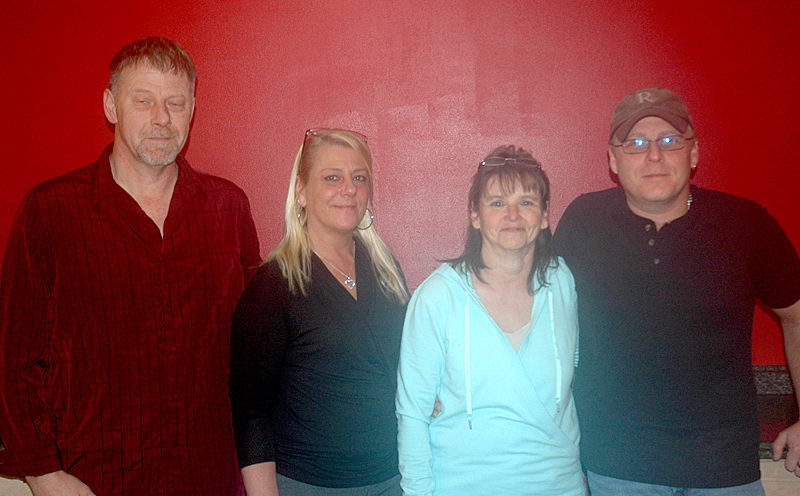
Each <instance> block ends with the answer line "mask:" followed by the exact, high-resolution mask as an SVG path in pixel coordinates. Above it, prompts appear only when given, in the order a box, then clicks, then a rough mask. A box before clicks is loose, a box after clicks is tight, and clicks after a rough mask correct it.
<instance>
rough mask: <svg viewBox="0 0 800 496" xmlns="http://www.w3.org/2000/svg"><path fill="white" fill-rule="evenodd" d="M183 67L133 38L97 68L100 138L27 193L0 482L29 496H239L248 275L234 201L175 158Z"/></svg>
mask: <svg viewBox="0 0 800 496" xmlns="http://www.w3.org/2000/svg"><path fill="white" fill-rule="evenodd" d="M194 83H195V67H194V64H193V62H192V60H191V58H190V57H189V54H188V53H187V52H186V51H185V50H184V49H183V48H181V47H180V46H179V45H178V44H177V43H175V42H172V41H170V40H165V39H162V38H146V39H143V40H139V41H135V42H132V43H129V44H128V45H126V46H124V47H123V48H122V50H121V51H120V52H119V53H118V54H117V55H116V56H115V57H114V59H113V60H112V61H111V78H110V83H109V88H108V89H106V90H105V93H104V95H103V104H104V110H105V114H106V117H107V118H108V120H109V121H110V122H111V123H112V124H114V142H113V144H111V145H109V146H108V147H107V148H106V150H105V151H103V153H102V154H101V155H100V158H99V159H98V160H97V161H96V162H95V163H93V164H90V165H88V166H86V167H83V168H80V169H77V170H74V171H72V172H70V173H68V174H66V175H64V176H61V177H58V178H55V179H52V180H50V181H47V182H45V183H43V184H41V185H39V186H36V187H35V188H33V189H32V190H31V191H30V192H29V193H28V194H27V195H26V196H25V198H24V200H23V202H22V205H21V206H20V208H19V211H18V212H17V215H16V218H15V220H14V224H13V226H12V229H11V234H10V237H9V241H8V245H7V249H6V256H5V260H4V264H3V273H2V283H0V319H2V320H0V395H2V396H1V398H0V400H1V401H0V437H1V438H2V441H3V446H2V448H3V449H2V450H0V473H2V474H4V475H8V476H15V477H24V478H25V480H26V481H27V482H28V484H29V485H30V487H31V490H32V491H33V493H34V495H36V496H41V495H56V494H58V495H91V494H97V495H100V494H102V495H152V494H186V495H188V494H191V495H202V494H208V495H215V496H217V495H234V494H241V493H242V489H241V483H240V475H239V470H238V467H237V463H236V458H235V450H234V443H233V431H232V427H231V419H230V405H229V400H228V396H227V381H228V360H229V357H228V355H229V346H228V342H229V333H230V321H231V316H232V313H233V309H234V306H235V304H236V300H237V299H238V297H239V294H240V292H241V291H242V289H243V286H244V283H245V279H246V277H247V276H248V275H249V273H250V269H253V268H254V267H255V266H256V265H257V264H258V263H259V261H260V259H259V249H258V239H257V237H256V231H255V226H254V224H253V220H252V217H251V215H250V207H249V204H248V201H247V198H246V196H245V195H244V193H243V192H242V190H241V189H239V188H238V187H236V186H235V185H234V184H232V183H231V182H229V181H226V180H224V179H221V178H218V177H214V176H210V175H207V174H203V173H200V172H197V171H195V170H193V169H192V168H191V167H190V166H189V164H188V163H187V162H186V160H185V159H184V158H183V157H182V156H181V155H179V153H180V151H181V149H182V148H183V145H184V143H185V142H186V138H187V136H188V133H189V127H190V123H191V120H192V114H193V111H194Z"/></svg>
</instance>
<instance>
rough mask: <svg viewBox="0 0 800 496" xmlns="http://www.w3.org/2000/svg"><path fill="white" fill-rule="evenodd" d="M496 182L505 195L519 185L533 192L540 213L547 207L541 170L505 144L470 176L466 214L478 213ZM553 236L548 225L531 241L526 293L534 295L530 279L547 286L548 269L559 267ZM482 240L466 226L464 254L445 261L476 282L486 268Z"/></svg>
mask: <svg viewBox="0 0 800 496" xmlns="http://www.w3.org/2000/svg"><path fill="white" fill-rule="evenodd" d="M487 162H488V163H492V162H499V163H501V164H502V165H483V164H484V163H487ZM494 180H496V181H497V183H498V184H499V185H500V188H501V189H502V190H503V191H504V192H506V193H507V192H510V191H512V190H513V189H514V188H515V187H516V185H521V186H522V189H523V190H524V191H536V192H537V193H538V194H539V198H540V199H541V205H542V213H546V212H547V211H548V210H549V208H550V181H549V180H548V179H547V174H545V173H544V171H543V170H542V166H541V164H540V163H539V162H538V161H537V160H536V159H535V158H533V156H532V155H531V154H530V153H529V152H528V151H527V150H525V149H524V148H517V147H515V146H514V145H507V146H501V147H498V148H495V149H494V150H493V151H492V152H491V153H490V154H489V155H487V157H486V158H485V159H484V160H483V161H482V162H481V165H480V166H479V167H478V171H477V172H476V173H475V175H474V176H472V187H470V189H469V198H468V201H467V207H468V213H469V214H470V215H471V214H472V212H477V211H478V210H479V208H480V202H481V198H483V195H484V194H485V193H486V189H487V188H488V186H489V183H490V182H491V181H494ZM552 239H553V234H552V232H551V231H550V227H549V226H548V227H547V228H546V229H542V230H541V231H539V234H538V235H537V236H536V240H535V241H534V243H535V246H534V253H533V265H532V266H531V271H530V273H529V274H528V292H530V293H531V294H533V288H534V285H533V277H534V274H535V275H536V277H537V279H538V281H539V284H541V285H542V286H547V285H548V284H549V283H548V281H547V269H548V268H549V267H551V266H557V265H558V258H557V257H556V255H555V252H554V250H553V246H552ZM482 242H483V237H482V236H481V232H480V230H478V229H475V228H474V227H472V223H471V222H469V223H468V224H467V238H466V242H465V243H464V252H463V253H462V254H461V255H460V256H459V257H457V258H453V259H449V260H445V261H446V262H448V263H450V264H451V265H452V266H453V267H454V268H457V269H461V270H464V269H466V270H469V271H470V272H472V273H474V274H475V277H477V278H478V280H481V281H483V279H481V276H480V271H481V269H484V268H486V265H485V264H484V263H483V258H482V257H481V245H482Z"/></svg>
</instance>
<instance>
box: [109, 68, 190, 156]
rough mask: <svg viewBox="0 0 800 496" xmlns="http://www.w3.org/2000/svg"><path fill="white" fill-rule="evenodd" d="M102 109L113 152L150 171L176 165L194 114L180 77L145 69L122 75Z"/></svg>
mask: <svg viewBox="0 0 800 496" xmlns="http://www.w3.org/2000/svg"><path fill="white" fill-rule="evenodd" d="M103 104H104V108H105V113H106V117H107V118H108V120H109V122H111V123H112V124H115V131H114V153H115V155H117V154H120V155H121V157H123V158H126V159H128V160H133V161H134V162H138V163H140V164H145V165H148V166H151V167H163V166H166V165H170V164H172V163H173V162H175V157H176V156H177V155H178V153H179V152H180V151H181V149H182V148H183V145H184V143H186V138H187V137H188V136H189V125H190V123H191V121H192V114H193V113H194V95H193V94H192V86H191V84H190V82H189V79H188V78H187V77H186V76H185V75H183V74H175V73H172V72H161V71H160V70H158V69H155V68H153V67H151V66H149V65H147V64H137V65H135V66H132V67H128V68H126V69H125V70H123V72H122V75H121V77H120V78H119V81H118V84H117V87H116V88H115V91H114V92H113V93H112V92H111V90H109V89H107V90H106V91H105V93H104V95H103Z"/></svg>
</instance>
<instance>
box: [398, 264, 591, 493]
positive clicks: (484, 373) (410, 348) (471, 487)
mask: <svg viewBox="0 0 800 496" xmlns="http://www.w3.org/2000/svg"><path fill="white" fill-rule="evenodd" d="M548 281H549V283H550V285H549V286H548V287H539V285H538V282H537V285H536V288H535V293H534V302H533V309H532V311H531V330H530V332H529V334H528V335H527V337H526V338H525V340H524V341H523V342H522V345H521V346H520V349H519V351H518V352H515V351H514V348H513V347H512V346H511V343H509V341H508V339H507V338H506V336H505V335H504V334H503V332H502V331H501V330H500V329H499V328H498V327H497V325H496V324H495V322H494V320H493V319H492V318H491V317H490V316H489V314H488V312H487V311H486V309H485V308H484V306H483V304H481V301H480V299H479V298H478V295H477V293H476V292H475V290H474V288H473V287H472V280H471V277H470V276H469V274H466V273H463V272H462V271H460V270H455V269H453V267H451V266H450V265H449V264H443V265H442V266H440V267H439V268H438V269H436V270H435V271H434V272H433V273H432V274H431V275H430V276H429V277H428V278H427V279H426V280H425V281H424V282H423V283H422V284H421V285H420V287H419V288H418V289H417V290H416V292H415V293H414V296H413V297H412V298H411V301H410V303H409V305H408V312H407V313H406V321H405V327H404V329H403V340H402V345H401V348H400V364H399V368H398V384H397V386H398V388H397V420H398V428H399V433H398V448H399V455H400V473H401V475H402V487H403V491H404V493H405V495H406V496H417V495H437V496H438V495H446V496H449V495H459V496H462V495H465V494H475V495H493V496H495V495H498V496H499V495H515V496H520V495H537V496H546V495H552V496H573V495H574V496H585V494H586V489H585V486H584V483H583V474H582V472H581V467H580V460H579V453H578V440H579V433H578V420H577V416H576V413H575V404H574V402H573V400H572V392H571V391H572V390H571V384H572V377H573V371H574V368H575V365H576V362H577V341H578V320H577V303H576V296H575V282H574V280H573V278H572V274H571V273H570V272H569V269H568V268H567V266H566V264H565V263H564V262H563V261H561V262H560V263H559V265H558V267H557V268H551V269H550V271H549V274H548ZM437 397H438V398H439V400H440V402H441V404H442V411H441V413H440V414H439V415H438V417H436V418H433V417H432V416H431V412H432V410H433V405H434V402H435V400H436V398H437Z"/></svg>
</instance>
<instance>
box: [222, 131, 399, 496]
mask: <svg viewBox="0 0 800 496" xmlns="http://www.w3.org/2000/svg"><path fill="white" fill-rule="evenodd" d="M371 198H372V157H371V154H370V151H369V148H368V147H367V141H366V138H365V137H364V136H362V135H360V134H358V133H355V132H353V131H345V130H339V129H317V130H313V129H312V130H309V131H307V132H306V136H305V139H304V142H303V145H302V147H301V148H300V151H299V152H298V154H297V158H296V159H295V164H294V168H293V170H292V176H291V180H290V185H289V193H288V195H287V198H286V209H285V223H286V234H285V235H284V238H283V240H281V242H280V243H279V244H278V246H277V247H276V248H275V249H274V250H273V251H272V252H271V253H270V255H269V257H268V259H267V261H266V262H265V264H264V265H263V266H262V267H260V269H259V270H258V272H257V273H256V275H255V276H254V277H253V279H252V281H251V282H250V284H249V286H248V287H247V289H246V290H245V292H244V294H243V295H242V298H241V300H240V301H239V305H238V307H237V309H236V313H235V316H234V321H233V328H232V337H231V400H232V403H233V412H234V413H233V416H234V428H235V431H236V442H237V449H238V455H239V464H240V466H241V467H242V476H243V479H244V483H245V487H246V489H247V493H248V495H250V496H253V495H274V494H278V491H280V494H282V495H316V494H319V495H327V494H336V495H355V494H359V495H361V494H363V495H366V494H370V495H372V494H375V495H377V494H380V495H400V486H399V474H398V469H397V426H396V420H395V414H394V395H395V389H396V367H397V359H398V354H399V346H400V334H401V330H402V326H403V317H404V313H405V304H406V302H407V300H408V291H407V289H406V285H405V280H404V278H403V275H402V273H401V271H400V268H399V267H398V265H397V264H396V262H395V260H394V258H393V257H392V254H391V251H390V250H389V248H388V247H387V246H386V244H385V243H384V242H383V241H382V240H381V239H380V237H379V236H378V234H377V232H376V231H375V227H374V225H373V216H372V212H371V211H370V209H369V204H370V200H371Z"/></svg>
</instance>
